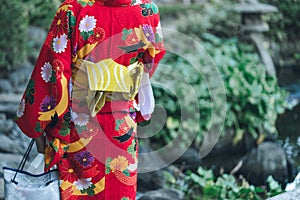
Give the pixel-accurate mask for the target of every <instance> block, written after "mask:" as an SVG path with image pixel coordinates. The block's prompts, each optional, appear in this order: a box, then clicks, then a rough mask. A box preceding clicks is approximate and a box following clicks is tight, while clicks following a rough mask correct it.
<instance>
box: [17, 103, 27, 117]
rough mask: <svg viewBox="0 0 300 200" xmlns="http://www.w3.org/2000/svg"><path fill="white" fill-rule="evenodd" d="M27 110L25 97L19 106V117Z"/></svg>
mask: <svg viewBox="0 0 300 200" xmlns="http://www.w3.org/2000/svg"><path fill="white" fill-rule="evenodd" d="M24 111H25V99H22V101H21V102H20V105H19V108H18V110H17V117H22V116H23V115H24Z"/></svg>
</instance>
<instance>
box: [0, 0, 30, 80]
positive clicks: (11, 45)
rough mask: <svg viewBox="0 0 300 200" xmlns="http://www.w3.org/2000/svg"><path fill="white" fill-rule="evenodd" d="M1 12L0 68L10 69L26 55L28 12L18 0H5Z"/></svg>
mask: <svg viewBox="0 0 300 200" xmlns="http://www.w3.org/2000/svg"><path fill="white" fill-rule="evenodd" d="M0 12H1V20H0V26H1V27H2V29H1V31H0V38H1V40H0V49H1V51H0V68H4V69H6V70H9V69H12V67H13V66H15V65H17V64H20V63H21V62H23V61H24V59H25V57H26V42H27V40H26V36H27V35H26V34H27V28H28V13H27V12H26V9H25V8H24V6H23V4H22V3H20V2H19V1H18V0H3V1H2V2H1V7H0ZM2 75H3V74H2Z"/></svg>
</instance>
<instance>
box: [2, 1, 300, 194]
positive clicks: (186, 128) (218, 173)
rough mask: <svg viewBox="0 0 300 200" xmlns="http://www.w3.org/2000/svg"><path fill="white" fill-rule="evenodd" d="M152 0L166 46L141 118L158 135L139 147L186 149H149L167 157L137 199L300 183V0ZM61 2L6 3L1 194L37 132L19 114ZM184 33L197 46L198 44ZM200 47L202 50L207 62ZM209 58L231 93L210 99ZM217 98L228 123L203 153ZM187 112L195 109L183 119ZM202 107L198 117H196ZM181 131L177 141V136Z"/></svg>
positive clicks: (269, 189) (281, 188) (143, 177)
mask: <svg viewBox="0 0 300 200" xmlns="http://www.w3.org/2000/svg"><path fill="white" fill-rule="evenodd" d="M155 2H156V3H157V4H158V6H159V8H160V14H161V24H162V27H163V34H164V40H165V44H166V47H167V54H166V56H165V58H164V59H163V60H162V62H161V66H160V67H158V70H157V73H156V74H155V75H154V77H153V81H154V84H153V90H154V94H155V98H156V104H157V106H156V109H155V112H154V114H153V119H152V120H151V121H150V122H148V123H144V124H141V125H140V129H142V130H143V132H144V133H143V135H147V134H149V135H152V136H151V137H143V138H140V140H139V141H140V152H141V153H145V152H146V153H147V152H152V151H155V150H157V149H161V148H163V147H164V146H166V145H168V144H171V145H173V146H172V151H171V152H167V153H168V154H169V155H171V154H176V153H177V152H178V151H180V150H181V149H184V154H183V155H180V156H178V157H179V158H178V159H176V161H175V162H173V163H167V161H166V159H165V157H164V156H163V155H162V156H157V157H155V158H154V157H151V156H150V157H143V158H142V159H143V160H140V162H141V163H152V165H155V164H156V163H164V162H166V163H167V165H166V166H167V167H164V168H162V169H159V170H155V171H152V172H148V173H140V174H139V177H138V199H141V200H149V199H163V200H168V199H172V200H176V199H188V200H193V199H247V200H248V199H267V198H270V197H272V196H276V195H279V194H280V193H284V192H286V191H287V193H285V194H283V195H291V196H292V195H294V194H295V191H299V187H300V175H299V169H300V116H299V115H300V104H299V102H300V37H299V30H300V21H299V19H300V0H285V1H280V0H260V1H256V0H248V1H247V0H245V1H243V0H240V1H239V0H227V1H222V0H156V1H155ZM59 4H60V1H59V0H21V1H20V0H2V2H1V5H0V13H1V18H0V27H2V28H1V32H0V49H1V50H0V69H1V73H0V199H1V198H3V195H4V194H3V173H2V167H3V166H10V167H16V166H17V165H18V163H19V161H20V159H21V158H22V155H23V153H24V152H25V149H26V147H27V145H28V144H29V141H30V139H29V138H27V137H26V136H24V134H22V133H21V131H20V130H19V129H18V127H16V125H15V124H14V122H13V119H14V117H15V113H16V110H17V107H18V105H19V101H20V99H21V95H22V93H23V91H24V89H25V86H26V84H27V81H28V79H29V76H30V74H31V71H32V68H33V66H34V64H35V61H36V59H37V57H38V54H39V51H40V48H41V46H42V44H43V42H44V39H45V37H46V34H47V30H48V28H49V26H50V23H51V21H52V19H53V16H54V15H55V12H56V9H57V8H58V6H59ZM165 29H166V30H165ZM168 30H172V31H168ZM179 33H180V34H183V35H184V37H187V36H188V38H190V40H191V41H193V43H194V44H200V45H199V46H197V45H196V46H193V48H191V44H189V43H187V42H186V41H185V40H183V39H182V40H181V38H180V36H179V35H180V34H179ZM174 35H176V37H174ZM195 48H196V49H197V48H199V49H200V48H201V51H203V49H204V50H205V51H206V52H207V53H208V55H209V58H210V59H209V61H208V59H207V57H208V55H206V56H203V55H200V54H199V53H195V51H194V49H195ZM178 49H180V53H175V52H178ZM195 64H196V65H198V66H199V67H200V68H201V70H200V72H199V71H197V70H196V71H195V67H194V65H195ZM212 65H214V66H216V67H217V69H218V71H219V76H218V77H209V79H210V81H213V80H214V78H215V79H218V78H219V79H221V80H222V81H223V84H224V88H225V90H226V101H225V102H224V101H220V102H217V101H216V102H213V101H212V98H211V91H210V87H209V86H208V83H207V82H208V80H207V79H208V77H206V74H209V71H210V70H211V66H212ZM163 66H171V67H165V68H164V67H163ZM174 71H175V72H176V73H178V74H181V75H182V76H184V77H185V78H186V81H187V83H188V85H189V86H190V87H191V88H192V89H193V92H194V93H195V97H196V99H193V100H196V101H197V104H195V105H194V104H189V102H190V101H191V100H190V99H189V98H190V95H189V91H186V90H184V89H183V88H184V87H181V80H178V79H174V78H170V77H169V76H168V75H170V74H172V73H173V72H174ZM158 83H165V84H166V85H169V86H170V85H171V86H173V87H163V86H162V84H158ZM174 86H175V87H174ZM170 88H173V89H170ZM180 102H186V104H182V103H180ZM216 104H220V106H224V107H225V109H226V116H225V119H224V120H225V121H224V126H222V130H223V131H222V134H221V136H220V138H218V142H217V144H216V145H213V146H214V147H213V149H212V150H211V151H209V153H208V154H207V155H206V156H205V157H202V158H200V157H199V149H200V147H201V146H203V145H206V144H203V141H205V140H204V138H205V135H206V133H208V131H209V130H210V129H211V127H212V123H211V118H212V112H213V109H214V108H216V107H214V106H215V105H216ZM183 112H184V113H187V114H188V116H189V117H187V118H185V119H182V116H181V115H182V113H183ZM197 113H200V120H199V119H198V118H197V117H193V116H195V115H197ZM220 117H221V116H220ZM215 120H217V121H218V119H215ZM220 121H222V119H220ZM145 127H151V128H149V129H147V128H145ZM195 127H198V128H197V133H196V135H195V138H193V140H192V142H191V144H190V143H189V142H187V141H190V138H189V137H190V134H191V133H192V132H193V131H194V129H195ZM154 130H155V134H153V131H154ZM148 132H149V133H148ZM210 132H211V131H210ZM210 132H209V133H210ZM175 138H177V139H178V138H179V141H180V142H179V143H176V144H175V143H174V144H173V143H172V141H173V140H174V139H175ZM205 142H207V141H205ZM187 147H188V148H187ZM34 154H36V152H33V155H32V158H33V157H34ZM297 175H298V176H297ZM275 198H276V197H275ZM278 198H281V199H282V196H279V197H278Z"/></svg>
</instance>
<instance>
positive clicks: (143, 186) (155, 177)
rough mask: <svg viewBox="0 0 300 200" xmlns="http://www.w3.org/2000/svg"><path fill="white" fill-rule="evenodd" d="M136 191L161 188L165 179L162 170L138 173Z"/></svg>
mask: <svg viewBox="0 0 300 200" xmlns="http://www.w3.org/2000/svg"><path fill="white" fill-rule="evenodd" d="M137 183H138V191H140V192H145V191H149V190H157V189H160V188H163V187H164V185H165V183H166V180H165V177H164V175H163V173H162V171H160V170H158V171H153V172H147V173H139V174H138V181H137Z"/></svg>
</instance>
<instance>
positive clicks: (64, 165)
mask: <svg viewBox="0 0 300 200" xmlns="http://www.w3.org/2000/svg"><path fill="white" fill-rule="evenodd" d="M60 177H61V178H62V180H64V181H68V182H70V183H73V182H74V181H77V180H78V176H77V174H75V170H74V168H73V167H72V166H71V165H70V163H69V162H68V161H67V160H64V159H63V160H62V161H61V167H60Z"/></svg>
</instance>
